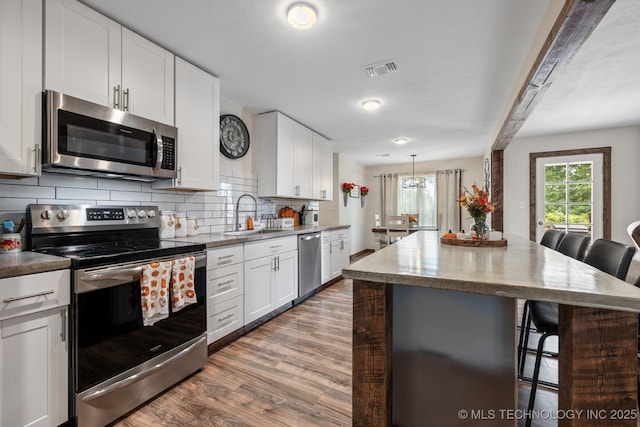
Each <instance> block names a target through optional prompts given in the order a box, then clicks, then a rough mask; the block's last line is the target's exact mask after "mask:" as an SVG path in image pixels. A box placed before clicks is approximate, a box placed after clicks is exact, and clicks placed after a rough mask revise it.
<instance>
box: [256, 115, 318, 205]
mask: <svg viewBox="0 0 640 427" xmlns="http://www.w3.org/2000/svg"><path fill="white" fill-rule="evenodd" d="M256 129H257V139H258V142H257V146H258V160H257V164H258V196H259V197H288V198H303V199H313V198H318V197H316V196H314V194H313V190H312V183H311V177H312V169H313V168H312V165H313V162H314V160H313V138H314V132H313V131H311V130H310V129H308V128H306V127H305V126H303V125H301V124H300V123H297V122H295V121H293V120H292V119H290V118H289V117H287V116H285V115H284V114H282V113H280V112H277V111H274V112H271V113H265V114H260V115H259V116H258V118H257V128H256Z"/></svg>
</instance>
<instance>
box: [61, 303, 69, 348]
mask: <svg viewBox="0 0 640 427" xmlns="http://www.w3.org/2000/svg"><path fill="white" fill-rule="evenodd" d="M67 312H68V309H67V308H65V309H64V310H62V311H61V312H60V317H62V329H61V330H60V338H61V339H62V342H65V341H66V340H67Z"/></svg>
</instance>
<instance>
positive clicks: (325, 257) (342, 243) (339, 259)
mask: <svg viewBox="0 0 640 427" xmlns="http://www.w3.org/2000/svg"><path fill="white" fill-rule="evenodd" d="M349 243H350V237H349V229H339V230H332V231H323V232H322V246H321V251H322V258H321V263H322V267H321V275H320V276H321V283H323V284H324V283H327V282H328V281H330V280H333V279H335V278H336V277H338V276H340V275H342V269H343V268H346V267H348V266H349V257H350V254H351V250H350V244H349Z"/></svg>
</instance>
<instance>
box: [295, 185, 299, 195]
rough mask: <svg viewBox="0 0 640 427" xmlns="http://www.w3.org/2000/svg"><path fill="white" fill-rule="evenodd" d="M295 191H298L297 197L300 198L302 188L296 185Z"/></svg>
mask: <svg viewBox="0 0 640 427" xmlns="http://www.w3.org/2000/svg"><path fill="white" fill-rule="evenodd" d="M295 189H296V196H299V195H300V186H299V185H296V186H295Z"/></svg>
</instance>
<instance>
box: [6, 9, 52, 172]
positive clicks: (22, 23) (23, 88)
mask: <svg viewBox="0 0 640 427" xmlns="http://www.w3.org/2000/svg"><path fill="white" fill-rule="evenodd" d="M41 93H42V1H41V0H2V1H0V175H15V176H28V175H38V174H39V173H40V159H39V154H40V152H39V149H40V141H41V135H42V130H41V120H42V95H41Z"/></svg>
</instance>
